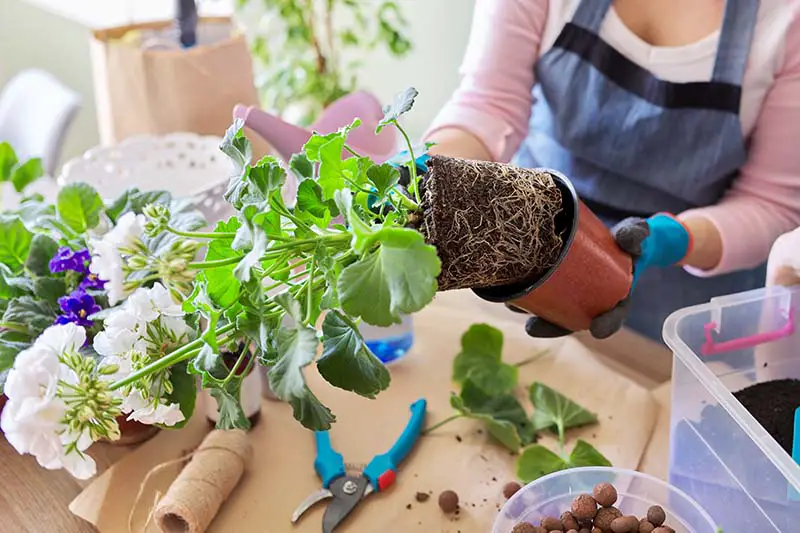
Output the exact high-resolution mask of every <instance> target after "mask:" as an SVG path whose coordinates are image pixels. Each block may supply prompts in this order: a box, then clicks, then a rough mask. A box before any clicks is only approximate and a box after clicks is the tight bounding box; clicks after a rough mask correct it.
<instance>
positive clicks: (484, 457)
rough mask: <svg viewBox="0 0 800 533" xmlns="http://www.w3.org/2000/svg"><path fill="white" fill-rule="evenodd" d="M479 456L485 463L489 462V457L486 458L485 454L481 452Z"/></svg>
mask: <svg viewBox="0 0 800 533" xmlns="http://www.w3.org/2000/svg"><path fill="white" fill-rule="evenodd" d="M479 457H480V458H481V459H483V460H484V461H486V462H487V463H488V462H489V459H487V458H486V456H485V455H483V454H481V455H479Z"/></svg>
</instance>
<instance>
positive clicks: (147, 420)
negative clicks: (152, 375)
mask: <svg viewBox="0 0 800 533" xmlns="http://www.w3.org/2000/svg"><path fill="white" fill-rule="evenodd" d="M122 412H123V413H130V414H129V415H128V420H136V421H137V422H141V423H142V424H163V425H165V426H174V425H175V424H177V423H178V422H182V421H183V420H184V416H183V413H182V412H181V407H180V405H178V404H176V403H171V404H167V403H161V402H159V403H154V402H153V401H152V400H145V399H144V398H143V397H142V394H141V393H140V392H139V391H134V392H133V393H132V394H130V395H129V396H128V397H127V398H125V401H124V402H123V403H122Z"/></svg>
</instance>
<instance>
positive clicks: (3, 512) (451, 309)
mask: <svg viewBox="0 0 800 533" xmlns="http://www.w3.org/2000/svg"><path fill="white" fill-rule="evenodd" d="M470 309H475V310H476V312H478V313H479V314H480V315H481V319H483V320H484V321H486V320H488V321H490V322H491V323H492V324H493V325H495V326H496V327H499V328H500V329H503V330H504V331H506V332H513V333H514V334H515V335H517V334H518V333H519V330H518V329H517V328H520V329H521V328H522V325H523V323H524V318H523V317H521V316H519V315H515V314H513V313H510V312H507V311H506V310H505V309H503V308H498V307H497V306H489V304H486V303H485V302H481V301H480V300H479V299H477V298H475V297H474V296H472V295H471V294H470V293H468V292H463V293H458V294H448V295H447V296H446V297H442V298H437V301H435V302H434V303H433V304H432V306H431V307H430V308H429V309H428V310H426V312H425V315H424V317H425V320H426V321H430V320H431V319H433V320H435V321H436V322H437V323H441V324H442V328H443V329H444V328H446V327H447V325H448V317H449V316H451V313H455V312H457V313H458V314H461V315H463V313H465V312H469V310H470ZM487 310H488V311H489V313H487ZM487 317H492V318H491V319H487ZM494 317H496V318H497V320H496V321H495V320H494ZM459 327H460V326H459ZM450 333H451V332H448V335H449V334H450ZM453 333H454V338H456V339H457V336H456V334H455V332H453ZM625 338H627V335H623V337H622V339H621V340H620V339H619V338H618V339H617V342H616V343H615V344H614V346H615V350H617V351H618V352H619V351H621V352H622V353H624V352H625V350H624V346H625V343H626V341H625ZM620 346H622V348H620ZM633 346H634V347H635V350H634V351H635V353H633V354H629V357H628V358H627V360H635V361H637V362H638V361H642V360H644V361H651V362H652V361H655V360H657V359H656V358H663V357H664V353H663V350H662V349H660V348H658V347H654V346H652V345H650V346H647V345H644V346H645V348H642V346H643V345H642V344H641V343H640V342H639V341H636V342H634V344H633ZM643 349H644V350H645V352H648V351H649V352H648V353H643V352H642V350H643ZM457 351H458V347H457V345H453V347H452V354H455V353H456V352H457ZM437 356H438V357H451V356H452V355H451V354H449V353H448V354H437ZM633 356H635V357H633ZM598 357H599V358H600V359H601V360H603V361H604V362H606V363H607V364H608V365H609V366H612V367H614V368H615V369H623V371H624V373H625V374H626V375H628V376H629V377H632V378H633V379H634V380H636V381H638V382H639V383H640V384H643V385H644V386H645V387H647V388H652V387H653V386H654V385H655V384H657V383H658V382H659V381H660V374H659V370H658V368H657V365H656V370H655V371H654V372H652V373H651V375H647V374H646V373H645V372H643V371H642V370H641V368H629V367H625V365H624V361H625V360H626V358H622V357H620V356H619V355H617V354H615V352H614V351H610V352H609V353H608V354H605V355H598ZM631 357H633V358H632V359H631ZM659 360H660V359H659ZM641 366H642V365H641V364H640V365H639V367H641ZM341 414H342V413H340V415H341ZM130 451H131V448H127V447H123V446H111V445H107V444H97V445H95V446H93V448H92V456H93V457H95V459H96V460H97V462H98V472H102V471H104V470H105V469H107V468H108V467H109V466H110V465H111V464H113V463H114V462H115V461H116V460H118V459H119V458H121V457H123V456H124V455H125V454H127V453H129V452H130ZM0 479H2V480H3V484H4V486H5V490H3V491H2V492H0V517H2V527H0V529H1V530H2V531H9V532H11V531H13V532H15V533H24V532H26V531H28V532H36V533H39V532H50V531H53V532H55V531H58V532H60V533H84V532H91V531H94V527H93V526H91V525H89V524H88V523H86V522H84V521H82V520H81V519H79V518H77V517H75V516H73V515H72V514H71V513H70V512H69V510H68V508H67V506H68V505H69V503H70V501H72V499H73V498H75V497H76V496H77V495H78V494H79V493H80V492H81V490H82V488H83V486H84V484H82V483H81V482H78V481H76V480H74V479H73V478H71V477H70V476H69V475H68V474H67V473H65V472H63V471H47V470H44V469H42V468H41V467H39V466H38V464H36V461H35V460H34V459H33V458H32V457H31V456H20V455H18V454H17V453H16V451H15V450H14V449H13V448H12V447H11V446H10V445H9V444H8V443H7V442H6V441H5V440H4V439H0ZM434 505H435V504H434Z"/></svg>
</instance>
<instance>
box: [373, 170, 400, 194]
mask: <svg viewBox="0 0 800 533" xmlns="http://www.w3.org/2000/svg"><path fill="white" fill-rule="evenodd" d="M367 178H368V179H369V182H370V183H371V184H372V186H373V187H375V191H376V192H375V194H376V196H377V197H378V201H382V200H384V199H385V198H386V196H387V195H388V194H389V191H391V190H392V187H394V186H395V185H397V184H398V183H399V182H400V171H399V170H398V169H397V168H395V167H394V165H390V164H389V163H384V164H382V165H377V166H373V167H370V169H369V170H367Z"/></svg>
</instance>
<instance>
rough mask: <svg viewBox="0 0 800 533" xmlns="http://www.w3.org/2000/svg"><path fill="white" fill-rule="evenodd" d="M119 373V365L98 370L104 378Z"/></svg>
mask: <svg viewBox="0 0 800 533" xmlns="http://www.w3.org/2000/svg"><path fill="white" fill-rule="evenodd" d="M117 371H119V365H103V366H101V367H100V368H99V369H98V372H99V373H100V374H101V375H103V376H110V375H112V374H116V373H117Z"/></svg>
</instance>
